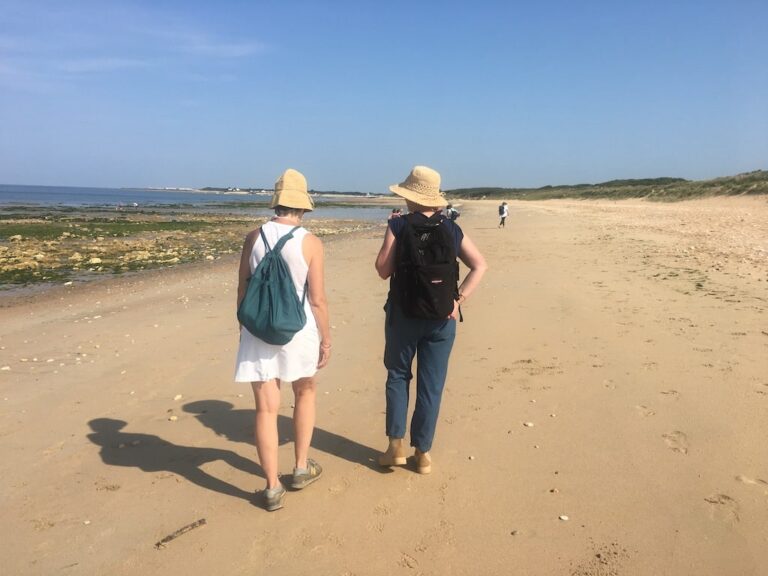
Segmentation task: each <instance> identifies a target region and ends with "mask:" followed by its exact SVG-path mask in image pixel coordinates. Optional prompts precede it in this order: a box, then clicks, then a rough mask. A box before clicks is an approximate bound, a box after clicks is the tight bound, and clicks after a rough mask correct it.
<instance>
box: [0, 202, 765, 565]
mask: <svg viewBox="0 0 768 576" xmlns="http://www.w3.org/2000/svg"><path fill="white" fill-rule="evenodd" d="M459 223H460V224H461V225H462V226H463V228H464V229H465V231H466V232H467V233H468V234H470V235H471V236H472V237H473V239H474V240H475V241H476V243H477V244H478V246H479V247H480V249H481V250H482V251H483V252H484V254H485V255H486V257H487V259H488V262H489V265H490V271H489V272H488V274H487V276H486V279H485V281H484V283H483V285H482V286H481V287H480V289H479V290H478V292H477V293H476V294H475V295H474V296H473V297H472V298H471V300H470V301H469V302H467V304H466V306H465V309H464V314H465V322H464V323H463V324H461V325H460V326H459V334H458V337H457V343H456V346H455V349H454V354H453V356H452V361H451V370H450V374H449V379H448V383H447V388H446V392H445V395H444V399H443V408H442V412H441V419H440V424H439V427H438V431H437V437H436V441H435V447H434V450H433V459H434V465H433V473H432V474H431V475H428V476H419V475H417V474H415V473H413V472H412V471H410V470H408V469H406V468H398V469H395V470H394V471H392V472H383V471H381V470H379V469H378V468H377V467H376V466H375V464H374V458H375V455H376V453H377V451H378V450H380V449H383V447H384V446H385V438H384V431H383V428H384V423H383V421H384V415H383V409H384V404H383V381H384V369H383V366H382V363H381V358H382V350H383V311H382V310H381V306H382V304H383V302H384V299H385V296H386V291H387V286H386V283H384V282H382V281H380V280H378V278H377V277H376V274H375V272H374V269H373V260H374V258H375V255H376V252H377V250H378V247H379V245H380V241H381V235H382V234H383V226H382V228H381V230H376V231H365V232H358V233H354V234H351V235H348V236H344V237H334V238H333V239H331V240H329V241H328V243H327V248H326V251H327V255H328V270H327V276H328V278H327V281H328V295H329V301H330V306H331V315H332V325H333V335H334V348H333V349H334V356H333V358H332V360H331V364H330V366H329V367H328V368H327V369H325V370H323V371H322V372H321V373H320V376H319V379H320V392H319V403H318V421H317V430H316V434H315V438H314V441H313V446H314V448H313V457H315V458H316V459H317V460H319V461H320V462H321V463H322V465H323V466H324V468H325V475H324V477H323V478H322V479H321V480H320V481H319V482H317V483H316V484H313V485H312V486H311V487H309V488H307V489H306V490H305V491H301V492H291V493H289V494H288V496H287V498H286V506H285V508H284V509H283V510H280V511H278V512H275V513H267V512H265V511H263V510H261V509H260V508H257V507H255V506H254V505H253V504H251V502H250V501H251V499H252V493H253V491H254V490H255V489H258V488H261V486H262V485H263V480H262V478H260V477H259V475H260V468H259V466H258V464H257V459H256V455H255V449H254V448H253V446H252V441H251V434H252V432H251V430H252V417H253V410H252V399H251V393H250V388H249V387H248V386H243V385H238V384H235V383H234V382H232V372H233V361H234V355H235V351H236V346H237V331H236V321H235V318H234V299H235V288H236V285H235V282H236V265H237V264H236V256H235V255H232V256H228V257H222V258H220V259H218V260H215V261H207V262H204V263H201V264H196V265H191V266H184V267H179V268H176V269H173V270H164V271H155V272H149V273H145V274H140V275H136V276H131V277H124V278H115V279H111V280H107V281H103V282H97V283H91V284H89V285H77V284H75V285H73V286H71V287H62V288H59V289H56V290H53V291H49V292H47V293H42V294H41V293H36V294H35V295H34V296H31V297H28V298H20V297H14V298H13V299H6V300H4V301H3V302H0V305H2V306H3V307H2V308H0V314H2V325H1V327H0V368H2V370H0V455H2V458H1V459H0V478H2V490H1V491H0V506H1V507H2V510H3V516H4V518H5V520H6V521H5V522H4V523H3V527H2V529H0V530H1V533H0V565H2V566H3V573H8V574H52V573H61V574H100V573H105V574H106V573H109V574H116V575H120V574H138V573H143V574H159V573H162V572H167V571H170V570H173V571H174V572H182V573H183V572H187V573H204V572H208V573H217V574H266V573H272V574H297V573H307V572H310V571H311V572H313V573H315V574H339V575H364V574H365V575H367V574H382V575H383V574H414V575H416V574H511V573H512V574H529V575H561V574H571V575H606V574H654V575H666V574H668V575H670V576H672V575H680V574H696V575H697V576H700V575H713V576H715V575H717V576H722V575H730V574H733V575H747V574H754V575H759V574H761V573H762V572H763V571H764V566H765V565H766V563H768V532H766V530H765V526H766V525H768V445H767V444H766V442H765V438H766V436H767V435H768V418H766V417H767V416H768V376H766V375H767V374H768V322H767V321H766V312H765V310H766V303H767V302H766V301H767V300H768V202H766V199H765V198H760V197H758V198H723V199H714V200H700V201H692V202H684V203H676V204H656V203H647V202H642V201H622V202H607V201H595V202H592V201H589V202H588V201H580V202H573V201H547V202H536V203H516V202H513V203H511V210H510V217H509V218H508V219H507V227H506V229H504V230H499V229H498V228H497V227H496V223H497V218H496V202H490V201H475V202H464V203H463V206H462V217H461V219H460V220H459ZM6 368H7V369H6ZM291 404H292V398H291V394H290V390H289V389H287V387H286V389H285V390H284V391H283V406H282V409H281V418H280V426H281V438H282V439H283V440H284V441H285V442H284V443H283V445H282V446H281V449H280V450H281V451H280V457H281V465H280V468H281V470H282V471H283V473H285V474H289V473H290V470H291V467H292V446H291V445H290V443H288V442H287V440H288V439H289V438H290V436H291V432H290V413H291ZM526 423H527V424H532V425H529V426H526V425H525V424H526ZM203 518H204V519H205V520H206V523H205V524H204V525H201V526H199V527H197V528H194V529H191V530H190V531H188V532H186V533H184V534H181V535H180V536H178V538H176V539H174V540H172V541H170V542H168V543H167V545H166V546H165V547H164V548H162V549H156V548H155V543H157V542H159V541H160V540H161V539H163V538H164V537H166V536H167V535H169V534H172V533H174V532H175V531H176V530H178V529H180V528H182V527H184V526H187V525H189V524H191V523H193V522H195V521H197V520H199V519H203ZM561 518H563V519H561ZM564 518H567V519H564Z"/></svg>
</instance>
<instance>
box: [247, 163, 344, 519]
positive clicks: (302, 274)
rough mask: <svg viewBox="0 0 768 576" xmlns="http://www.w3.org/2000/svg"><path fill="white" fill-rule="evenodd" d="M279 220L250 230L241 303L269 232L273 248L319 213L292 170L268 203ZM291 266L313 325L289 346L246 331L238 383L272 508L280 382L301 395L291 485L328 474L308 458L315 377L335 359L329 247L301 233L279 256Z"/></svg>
mask: <svg viewBox="0 0 768 576" xmlns="http://www.w3.org/2000/svg"><path fill="white" fill-rule="evenodd" d="M270 207H271V208H274V209H275V216H274V217H273V218H272V219H271V220H270V221H269V222H266V223H265V224H264V225H263V226H261V227H260V228H256V229H255V230H253V231H252V232H250V233H249V234H248V235H247V236H246V238H245V243H244V245H243V253H242V255H241V257H240V271H239V282H238V287H237V305H238V307H239V306H240V302H241V301H242V299H243V297H244V296H245V292H246V288H247V287H248V280H249V278H250V277H251V274H253V271H254V270H255V269H256V266H257V265H258V263H259V261H260V260H261V259H262V258H263V257H264V254H265V253H266V248H265V246H264V242H263V240H262V239H261V234H260V232H261V231H263V232H264V235H265V236H266V238H267V242H268V243H269V246H274V245H275V243H276V242H277V241H278V240H279V239H280V238H281V237H282V236H284V235H285V234H288V233H289V232H290V231H291V230H293V229H294V228H295V227H296V226H301V220H302V217H303V216H304V213H305V212H308V211H311V210H312V209H313V208H314V204H313V202H312V198H310V196H309V194H308V192H307V181H306V179H305V178H304V176H303V175H302V174H301V173H300V172H297V171H296V170H292V169H288V170H286V171H285V172H284V173H283V175H282V176H280V178H279V179H278V181H277V182H276V183H275V194H274V196H273V197H272V202H271V204H270ZM281 256H282V258H283V259H284V260H285V262H286V263H287V265H288V268H289V269H290V271H291V276H292V278H293V283H294V286H295V288H296V293H297V295H298V296H299V298H302V296H303V295H304V290H305V288H306V290H307V294H306V296H307V298H306V301H305V304H304V306H305V312H306V315H307V323H306V324H305V325H304V327H303V328H302V329H301V330H300V331H299V332H297V333H296V334H295V335H294V337H293V339H292V340H291V341H290V342H288V343H287V344H285V345H282V346H279V345H273V344H268V343H266V342H264V341H263V340H261V339H259V338H257V337H256V336H254V335H253V334H251V333H250V332H248V330H247V329H246V328H245V327H242V326H241V327H240V346H239V349H238V353H237V367H236V373H235V380H236V381H237V382H251V386H252V387H253V395H254V399H255V402H256V418H255V424H254V436H255V440H256V451H257V452H258V455H259V461H260V463H261V467H262V468H263V470H264V474H265V476H266V480H267V486H266V489H265V490H264V492H263V496H264V506H265V508H266V509H267V510H270V511H272V510H277V509H279V508H282V506H283V498H284V496H285V487H284V486H283V485H282V484H281V483H280V481H279V480H278V476H277V469H278V463H277V448H278V435H277V413H278V409H279V408H280V384H281V382H292V383H293V393H294V396H295V402H294V406H295V407H294V410H293V426H294V432H295V456H296V465H295V468H294V470H293V477H292V481H291V487H292V488H294V489H297V490H299V489H301V488H305V487H306V486H308V485H309V484H311V483H313V482H314V481H315V480H317V479H318V478H319V477H320V475H321V474H322V468H321V467H320V465H319V464H318V463H317V462H316V461H314V460H313V459H311V458H308V452H309V445H310V442H311V441H312V432H313V430H314V426H315V398H316V390H317V385H316V381H315V373H316V372H317V370H318V369H319V368H322V367H323V366H325V365H326V364H327V363H328V360H329V358H330V356H331V335H330V330H329V322H328V304H327V301H326V297H325V286H324V279H323V277H324V275H323V267H324V266H323V264H324V263H323V244H322V242H321V241H320V239H319V238H318V237H317V236H315V235H314V234H310V233H309V232H308V231H307V230H306V229H305V228H303V227H299V228H298V229H297V230H295V231H294V232H293V238H291V239H290V240H288V242H286V244H285V246H284V247H283V249H282V252H281Z"/></svg>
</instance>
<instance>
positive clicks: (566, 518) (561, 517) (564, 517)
mask: <svg viewBox="0 0 768 576" xmlns="http://www.w3.org/2000/svg"><path fill="white" fill-rule="evenodd" d="M558 518H560V520H562V521H563V522H567V521H568V520H569V518H568V516H566V515H565V514H563V515H561V516H558Z"/></svg>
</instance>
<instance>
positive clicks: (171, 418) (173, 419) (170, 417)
mask: <svg viewBox="0 0 768 576" xmlns="http://www.w3.org/2000/svg"><path fill="white" fill-rule="evenodd" d="M178 419H179V417H178V416H176V414H174V415H172V416H168V420H170V421H171V422H176V420H178Z"/></svg>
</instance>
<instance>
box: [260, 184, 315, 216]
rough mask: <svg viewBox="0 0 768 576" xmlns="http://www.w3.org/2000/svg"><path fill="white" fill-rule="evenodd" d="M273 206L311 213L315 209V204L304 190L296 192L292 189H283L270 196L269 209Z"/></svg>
mask: <svg viewBox="0 0 768 576" xmlns="http://www.w3.org/2000/svg"><path fill="white" fill-rule="evenodd" d="M275 206H285V207H286V208H294V209H296V210H304V211H306V212H312V211H313V210H314V209H315V202H314V201H313V200H312V197H311V196H310V195H309V194H308V193H307V191H306V190H296V189H293V188H283V189H282V190H280V191H279V192H277V191H276V192H275V193H274V194H272V201H271V202H270V203H269V207H270V208H274V207H275Z"/></svg>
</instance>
